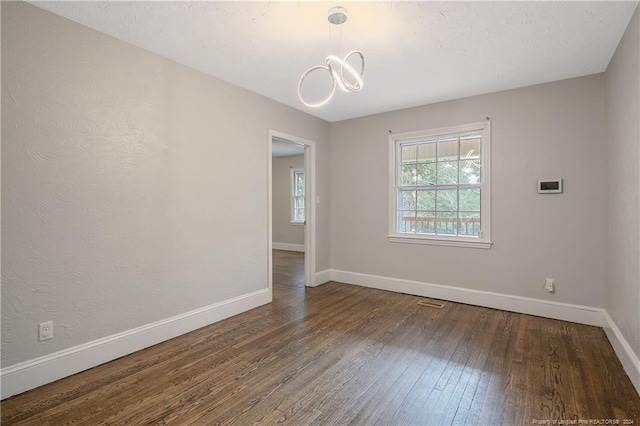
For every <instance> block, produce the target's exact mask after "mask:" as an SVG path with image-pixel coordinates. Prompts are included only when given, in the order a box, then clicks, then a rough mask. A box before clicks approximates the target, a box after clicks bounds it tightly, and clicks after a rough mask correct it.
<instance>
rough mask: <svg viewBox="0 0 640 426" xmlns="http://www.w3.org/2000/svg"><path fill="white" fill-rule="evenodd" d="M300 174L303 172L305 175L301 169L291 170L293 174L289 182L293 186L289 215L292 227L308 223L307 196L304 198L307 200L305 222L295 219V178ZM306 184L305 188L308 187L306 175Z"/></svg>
mask: <svg viewBox="0 0 640 426" xmlns="http://www.w3.org/2000/svg"><path fill="white" fill-rule="evenodd" d="M298 172H302V174H304V169H301V168H297V169H294V168H292V169H291V174H290V176H289V177H290V178H289V181H290V182H291V185H290V186H291V197H289V214H290V216H291V224H292V225H304V224H305V223H306V218H307V209H306V206H307V203H306V198H307V196H306V195H305V196H304V198H305V203H304V205H305V209H304V217H305V220H296V219H294V214H293V198H294V197H295V179H294V176H295V174H296V173H298ZM304 182H305V187H306V184H307V176H306V175H305V176H304Z"/></svg>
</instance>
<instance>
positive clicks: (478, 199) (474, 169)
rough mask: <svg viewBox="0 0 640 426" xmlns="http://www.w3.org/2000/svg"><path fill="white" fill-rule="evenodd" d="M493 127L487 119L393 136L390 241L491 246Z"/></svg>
mask: <svg viewBox="0 0 640 426" xmlns="http://www.w3.org/2000/svg"><path fill="white" fill-rule="evenodd" d="M489 128H490V124H489V122H488V121H487V122H485V123H477V124H471V125H465V126H459V127H457V128H448V129H436V130H433V131H425V132H416V133H411V134H403V135H393V136H391V137H390V154H391V156H392V176H391V182H390V187H391V188H392V189H391V191H390V200H391V203H392V205H391V206H390V215H391V218H392V219H391V220H390V235H389V237H390V239H391V240H392V241H401V240H402V239H403V238H405V239H406V238H409V239H411V240H412V241H408V242H416V241H415V239H419V240H425V241H424V242H425V243H433V242H434V241H448V242H456V241H459V242H463V243H465V244H466V243H468V244H474V243H484V244H485V245H486V244H489V247H490V238H489V228H490V220H489V219H490V217H489V212H490V205H489V203H490V201H489V200H490V194H489V190H490V185H489V152H490V150H489V144H490V139H489V137H490V133H489ZM418 242H421V241H418ZM465 244H461V245H465ZM454 245H455V244H454Z"/></svg>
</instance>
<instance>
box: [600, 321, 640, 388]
mask: <svg viewBox="0 0 640 426" xmlns="http://www.w3.org/2000/svg"><path fill="white" fill-rule="evenodd" d="M603 317H604V318H603V322H604V324H603V328H604V332H605V333H606V334H607V337H608V338H609V342H611V346H613V350H614V351H615V352H616V355H618V358H619V359H620V362H621V363H622V366H623V367H624V371H625V372H626V373H627V376H629V379H631V383H633V386H634V387H635V388H636V391H637V392H638V394H640V359H639V358H638V354H636V353H634V352H633V349H631V345H630V344H629V342H627V339H625V338H624V336H623V335H622V332H620V329H619V328H618V326H617V325H616V323H615V322H614V321H613V319H612V318H611V316H609V313H608V312H607V311H606V310H605V311H604V313H603Z"/></svg>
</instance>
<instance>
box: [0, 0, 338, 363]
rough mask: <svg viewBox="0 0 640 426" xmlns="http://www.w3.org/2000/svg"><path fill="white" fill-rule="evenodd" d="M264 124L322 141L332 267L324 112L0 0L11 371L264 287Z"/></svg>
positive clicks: (5, 349)
mask: <svg viewBox="0 0 640 426" xmlns="http://www.w3.org/2000/svg"><path fill="white" fill-rule="evenodd" d="M269 128H272V129H274V130H278V131H281V132H284V133H287V134H291V135H295V136H299V137H302V138H305V139H309V140H312V141H315V142H316V143H317V169H318V174H317V182H316V183H317V193H318V195H320V196H321V197H322V199H323V200H324V202H323V204H320V205H319V206H318V211H317V214H318V240H317V268H318V269H319V270H321V269H326V268H328V267H329V246H328V244H329V242H328V238H325V237H324V236H325V235H327V234H328V233H329V204H328V203H327V201H328V200H329V177H328V170H329V159H330V153H329V143H328V138H329V124H328V123H327V122H325V121H323V120H320V119H317V118H315V117H312V116H310V115H307V114H305V113H303V112H300V111H297V110H294V109H292V108H289V107H287V106H284V105H282V104H279V103H276V102H274V101H271V100H269V99H267V98H264V97H262V96H259V95H256V94H254V93H251V92H248V91H246V90H244V89H241V88H239V87H237V86H233V85H231V84H228V83H226V82H223V81H221V80H218V79H215V78H212V77H210V76H207V75H205V74H203V73H200V72H197V71H195V70H193V69H190V68H187V67H185V66H183V65H180V64H177V63H175V62H172V61H170V60H168V59H165V58H162V57H160V56H158V55H155V54H152V53H149V52H147V51H144V50H142V49H139V48H137V47H135V46H132V45H129V44H127V43H124V42H122V41H119V40H117V39H115V38H112V37H109V36H107V35H104V34H101V33H99V32H97V31H94V30H92V29H89V28H86V27H83V26H81V25H78V24H76V23H73V22H71V21H68V20H66V19H64V18H61V17H58V16H56V15H53V14H51V13H49V12H46V11H44V10H41V9H39V8H36V7H34V6H31V5H29V4H26V3H18V2H16V3H14V2H2V237H3V238H2V255H3V256H2V366H3V367H5V366H10V365H13V364H16V363H19V362H21V361H26V360H30V359H33V358H36V357H39V356H43V355H46V354H50V353H53V352H56V351H59V350H61V349H65V348H69V347H72V346H75V345H78V344H82V343H85V342H88V341H92V340H95V339H98V338H101V337H105V336H109V335H112V334H115V333H118V332H122V331H125V330H129V329H132V328H134V327H137V326H141V325H145V324H149V323H151V322H154V321H158V320H161V319H164V318H169V317H171V316H174V315H178V314H181V313H184V312H189V311H191V310H194V309H197V308H200V307H203V306H208V305H211V304H213V303H217V302H220V301H224V300H228V299H231V298H233V297H236V296H240V295H243V294H247V293H250V292H253V291H257V290H260V289H263V288H267V286H268V280H267V278H268V277H267V261H268V252H267V247H268V246H267V165H268V160H269V158H268V143H269V138H268V129H269ZM229 141H234V143H231V144H230V143H229ZM45 320H53V321H54V329H55V338H54V339H52V340H48V341H45V342H38V341H37V338H36V336H37V332H36V330H37V324H38V323H39V322H42V321H45Z"/></svg>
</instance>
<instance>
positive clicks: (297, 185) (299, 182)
mask: <svg viewBox="0 0 640 426" xmlns="http://www.w3.org/2000/svg"><path fill="white" fill-rule="evenodd" d="M291 222H292V223H300V224H304V170H302V169H291Z"/></svg>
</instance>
